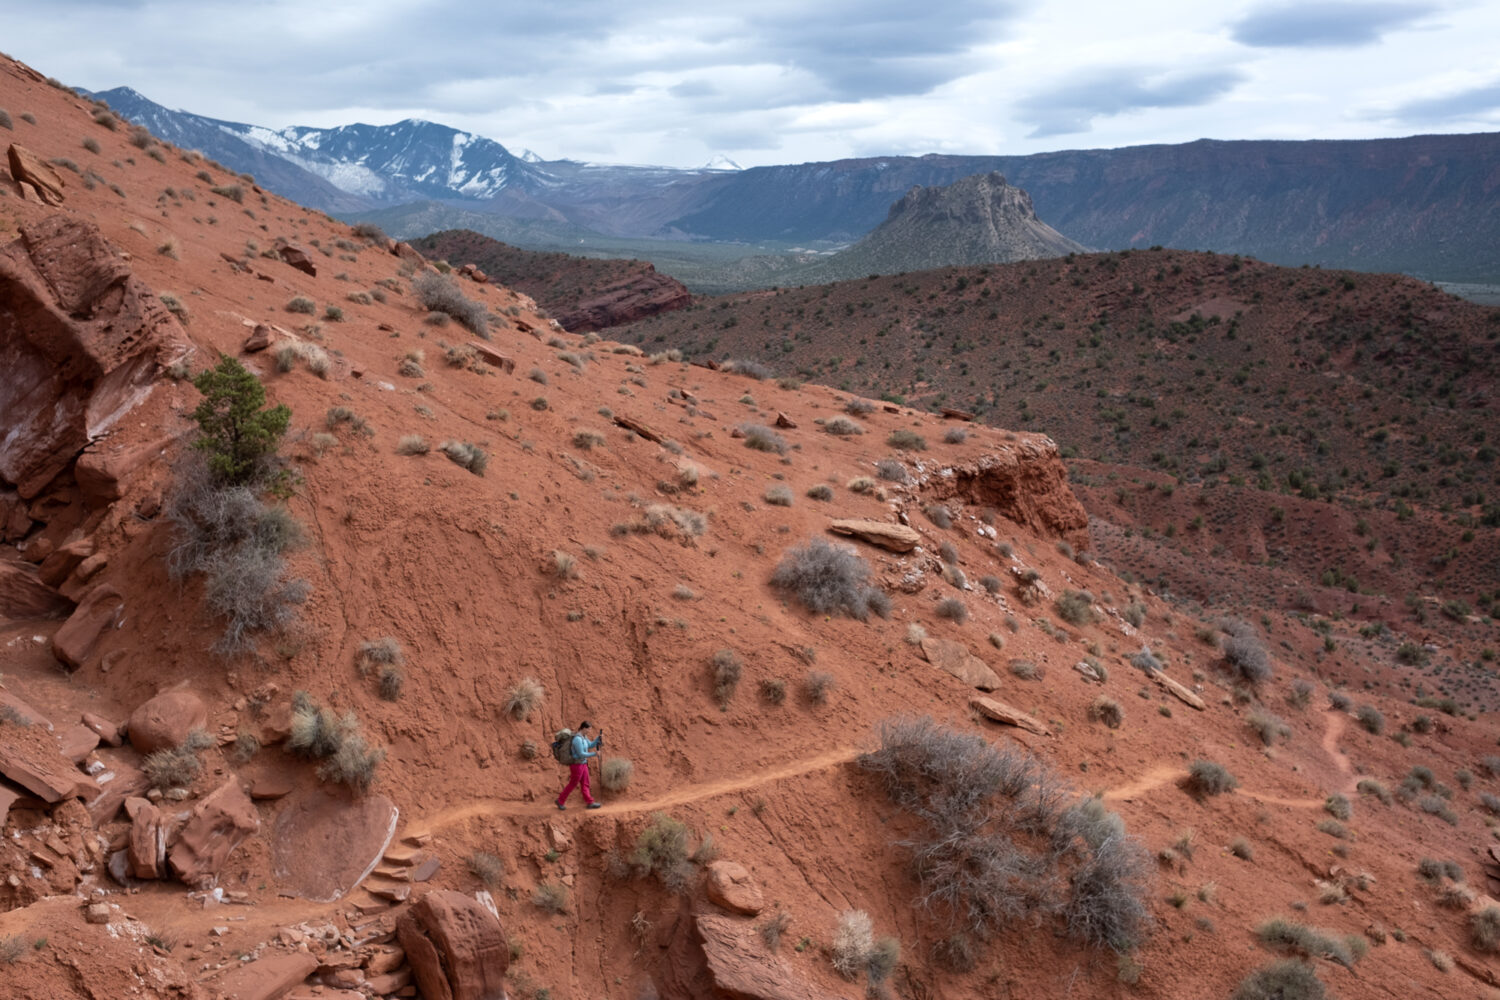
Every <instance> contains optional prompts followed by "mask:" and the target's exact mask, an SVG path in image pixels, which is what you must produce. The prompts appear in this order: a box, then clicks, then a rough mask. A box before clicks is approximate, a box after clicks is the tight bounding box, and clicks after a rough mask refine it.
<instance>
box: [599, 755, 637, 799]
mask: <svg viewBox="0 0 1500 1000" xmlns="http://www.w3.org/2000/svg"><path fill="white" fill-rule="evenodd" d="M634 774H635V764H633V763H631V761H630V758H628V757H610V758H608V759H606V760H605V761H604V763H603V764H600V765H599V784H601V785H603V786H604V790H605V791H606V792H623V791H624V790H625V789H627V788H629V787H630V779H631V777H632V776H633V775H634Z"/></svg>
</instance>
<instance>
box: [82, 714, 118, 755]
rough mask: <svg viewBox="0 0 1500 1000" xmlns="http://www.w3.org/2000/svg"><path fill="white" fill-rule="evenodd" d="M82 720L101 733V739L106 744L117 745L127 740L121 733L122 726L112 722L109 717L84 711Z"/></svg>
mask: <svg viewBox="0 0 1500 1000" xmlns="http://www.w3.org/2000/svg"><path fill="white" fill-rule="evenodd" d="M82 722H83V724H84V725H85V726H88V727H89V728H90V729H92V730H93V731H94V732H96V733H98V734H99V739H100V741H101V742H103V743H104V744H105V745H106V746H112V747H117V746H119V745H120V744H121V743H123V742H125V739H124V737H123V736H122V735H121V734H120V726H119V725H118V724H116V723H113V722H110V721H109V720H108V719H106V718H104V717H102V716H98V715H95V714H94V713H93V712H84V713H83V718H82Z"/></svg>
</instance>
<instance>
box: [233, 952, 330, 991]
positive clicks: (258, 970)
mask: <svg viewBox="0 0 1500 1000" xmlns="http://www.w3.org/2000/svg"><path fill="white" fill-rule="evenodd" d="M317 967H318V960H317V959H316V958H313V957H312V955H310V954H308V953H307V952H305V951H304V952H292V953H291V954H287V955H271V956H269V957H267V958H261V959H257V960H256V961H254V962H250V963H248V964H246V965H242V966H240V967H238V968H235V969H231V970H229V971H228V972H226V973H225V974H224V975H223V976H221V977H220V978H219V980H218V981H217V982H215V983H214V984H213V987H214V989H215V990H217V991H218V994H219V996H220V997H222V998H223V1000H281V998H282V997H285V996H286V995H287V994H288V993H290V992H291V991H292V989H293V988H295V987H296V986H298V985H300V984H301V983H302V981H303V980H304V979H306V978H307V977H308V976H310V975H312V974H313V972H314V971H315V970H316V969H317Z"/></svg>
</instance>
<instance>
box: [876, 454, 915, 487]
mask: <svg viewBox="0 0 1500 1000" xmlns="http://www.w3.org/2000/svg"><path fill="white" fill-rule="evenodd" d="M875 474H876V475H877V476H879V477H880V478H881V479H884V480H886V481H888V482H892V483H904V482H906V481H907V480H908V479H910V478H911V475H910V473H908V472H907V471H906V466H904V465H902V464H901V463H900V462H898V461H896V460H895V459H894V458H882V459H881V460H880V461H878V462H876V463H875Z"/></svg>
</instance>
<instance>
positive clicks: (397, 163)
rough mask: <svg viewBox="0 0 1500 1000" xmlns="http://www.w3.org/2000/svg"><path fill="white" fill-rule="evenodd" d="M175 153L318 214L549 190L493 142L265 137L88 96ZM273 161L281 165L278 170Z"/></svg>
mask: <svg viewBox="0 0 1500 1000" xmlns="http://www.w3.org/2000/svg"><path fill="white" fill-rule="evenodd" d="M94 96H97V97H99V98H102V99H103V100H105V101H107V102H109V105H110V107H112V108H114V109H115V110H116V111H118V112H119V113H120V114H122V115H124V116H125V117H126V118H129V119H130V120H131V121H133V122H137V123H139V124H141V125H144V126H145V127H146V128H148V129H150V130H151V131H152V132H153V133H154V134H156V135H157V136H159V137H161V138H163V139H167V140H169V141H171V142H174V143H177V144H178V145H180V146H186V147H189V148H195V149H200V150H202V151H203V152H204V153H205V154H206V155H208V156H211V157H213V158H214V159H217V160H220V161H222V162H223V163H225V164H226V165H227V166H230V167H233V168H234V169H236V170H241V171H247V172H250V173H253V174H255V176H256V178H257V179H258V180H260V181H261V182H262V183H264V184H266V186H268V187H270V188H272V189H273V190H275V191H276V192H277V193H279V194H282V195H285V196H287V197H290V198H293V199H294V200H296V201H300V202H302V203H303V204H307V205H313V206H315V207H318V208H322V209H325V210H330V211H331V210H350V209H356V208H360V207H372V206H376V205H390V204H401V203H406V202H413V201H420V200H436V201H452V200H458V201H489V200H492V199H494V198H495V197H496V196H498V195H500V194H501V193H502V192H508V193H510V194H516V195H521V196H523V197H525V196H531V195H535V194H537V193H540V192H542V191H545V190H546V189H548V188H549V187H552V186H553V185H554V183H555V181H554V180H553V179H552V178H551V177H549V176H548V175H547V174H546V173H545V171H544V170H542V169H541V168H539V167H537V166H534V165H532V164H530V163H527V162H525V161H524V160H522V159H521V158H520V157H517V156H514V155H512V154H511V152H510V151H509V150H507V149H506V148H505V147H504V146H502V145H501V144H500V143H498V142H496V141H494V140H493V139H487V138H485V137H484V136H480V135H475V134H473V133H472V132H462V131H459V130H458V129H455V128H452V127H450V126H447V125H440V124H438V123H436V122H429V121H422V120H420V119H415V118H409V119H407V120H405V121H400V122H396V123H395V124H393V125H362V124H356V125H344V126H340V127H338V128H331V129H318V128H308V127H303V126H292V127H290V128H282V129H270V128H266V127H264V126H260V125H248V124H245V123H243V122H230V121H223V120H220V119H216V118H208V117H205V116H203V115H196V114H192V113H191V112H187V111H172V110H170V109H168V108H164V107H162V106H161V105H159V104H157V103H155V102H154V101H151V100H149V99H147V98H146V97H143V96H142V95H141V94H139V93H137V92H136V91H134V90H131V89H130V88H128V87H117V88H115V89H114V90H107V91H104V92H102V93H100V94H97V95H94ZM275 161H279V162H275Z"/></svg>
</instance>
